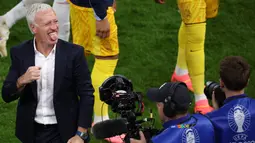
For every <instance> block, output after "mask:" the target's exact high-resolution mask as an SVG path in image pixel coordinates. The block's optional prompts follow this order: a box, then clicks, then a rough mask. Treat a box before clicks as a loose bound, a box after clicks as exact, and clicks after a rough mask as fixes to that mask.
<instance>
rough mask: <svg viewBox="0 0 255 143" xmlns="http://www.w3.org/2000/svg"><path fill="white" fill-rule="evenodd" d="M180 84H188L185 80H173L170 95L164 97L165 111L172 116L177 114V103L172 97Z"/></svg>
mask: <svg viewBox="0 0 255 143" xmlns="http://www.w3.org/2000/svg"><path fill="white" fill-rule="evenodd" d="M178 86H185V87H187V86H186V84H185V83H183V82H172V85H171V87H170V92H169V95H168V96H167V97H166V98H165V99H164V101H163V103H164V108H163V112H164V114H165V116H167V117H169V118H171V117H174V116H175V115H176V103H175V102H173V101H172V98H173V96H174V93H175V90H176V88H177V87H178Z"/></svg>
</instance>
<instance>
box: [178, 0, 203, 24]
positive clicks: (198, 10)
mask: <svg viewBox="0 0 255 143" xmlns="http://www.w3.org/2000/svg"><path fill="white" fill-rule="evenodd" d="M178 8H179V10H180V13H181V17H182V21H183V22H184V23H185V24H195V23H202V22H205V21H206V3H205V0H178Z"/></svg>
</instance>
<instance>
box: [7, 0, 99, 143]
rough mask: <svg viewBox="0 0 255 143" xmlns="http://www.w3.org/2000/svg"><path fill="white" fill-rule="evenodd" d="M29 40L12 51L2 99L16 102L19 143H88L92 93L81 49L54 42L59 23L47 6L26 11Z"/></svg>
mask: <svg viewBox="0 0 255 143" xmlns="http://www.w3.org/2000/svg"><path fill="white" fill-rule="evenodd" d="M27 21H28V25H29V28H30V30H31V32H32V33H33V34H34V38H33V39H32V40H28V41H25V42H23V43H22V44H20V45H18V46H15V47H13V48H11V52H10V53H11V67H10V69H9V73H8V75H7V77H6V80H5V81H4V84H3V88H2V98H3V100H4V101H5V102H7V103H9V102H12V101H14V100H16V99H19V101H18V105H17V106H18V107H17V118H16V136H17V137H18V139H19V140H20V141H21V142H23V143H64V142H65V143H66V142H68V143H84V142H88V141H89V135H88V132H87V130H88V129H89V128H90V127H91V123H92V115H93V106H94V96H93V93H94V89H93V86H92V84H91V78H90V71H89V70H88V66H87V62H86V59H85V56H84V53H83V47H81V46H78V45H75V44H72V43H69V42H65V41H63V40H61V39H59V38H58V20H57V17H56V14H55V12H54V10H53V9H52V8H51V6H50V5H48V4H41V3H37V4H33V5H32V6H31V7H30V9H29V10H28V12H27Z"/></svg>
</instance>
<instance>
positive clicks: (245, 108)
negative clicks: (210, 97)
mask: <svg viewBox="0 0 255 143" xmlns="http://www.w3.org/2000/svg"><path fill="white" fill-rule="evenodd" d="M207 116H208V118H210V120H211V122H212V123H213V126H214V128H215V137H216V142H217V143H255V100H254V99H252V98H249V97H248V96H247V95H246V94H241V95H237V96H232V97H229V98H227V99H226V100H225V101H224V105H223V106H222V107H221V108H219V109H218V110H215V111H213V112H211V113H208V114H207Z"/></svg>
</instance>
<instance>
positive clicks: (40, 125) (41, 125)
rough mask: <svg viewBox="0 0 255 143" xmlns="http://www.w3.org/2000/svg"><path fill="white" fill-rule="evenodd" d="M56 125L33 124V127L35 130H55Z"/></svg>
mask: <svg viewBox="0 0 255 143" xmlns="http://www.w3.org/2000/svg"><path fill="white" fill-rule="evenodd" d="M57 125H58V124H47V125H45V124H40V123H37V122H35V127H36V128H43V129H48V128H56V127H57Z"/></svg>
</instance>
